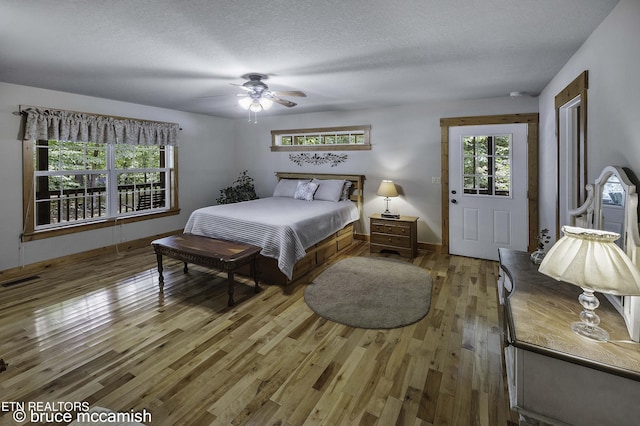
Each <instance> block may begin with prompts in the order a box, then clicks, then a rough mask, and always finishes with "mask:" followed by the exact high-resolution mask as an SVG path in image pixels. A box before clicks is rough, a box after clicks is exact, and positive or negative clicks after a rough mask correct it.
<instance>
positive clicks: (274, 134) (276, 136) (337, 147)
mask: <svg viewBox="0 0 640 426" xmlns="http://www.w3.org/2000/svg"><path fill="white" fill-rule="evenodd" d="M336 133H343V134H344V133H357V134H363V135H364V143H363V144H318V145H281V144H280V143H279V141H280V140H282V137H283V136H292V137H296V136H317V135H324V134H326V135H331V134H336ZM370 149H371V126H370V125H362V126H342V127H319V128H310V129H287V130H272V131H271V151H361V150H370Z"/></svg>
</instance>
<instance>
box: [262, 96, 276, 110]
mask: <svg viewBox="0 0 640 426" xmlns="http://www.w3.org/2000/svg"><path fill="white" fill-rule="evenodd" d="M260 105H261V106H262V109H264V110H268V109H269V108H271V105H273V101H272V100H271V99H269V98H260Z"/></svg>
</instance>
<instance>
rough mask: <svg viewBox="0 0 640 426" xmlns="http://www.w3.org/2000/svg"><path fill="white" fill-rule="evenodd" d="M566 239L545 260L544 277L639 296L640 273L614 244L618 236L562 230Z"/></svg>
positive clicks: (578, 229) (594, 289)
mask: <svg viewBox="0 0 640 426" xmlns="http://www.w3.org/2000/svg"><path fill="white" fill-rule="evenodd" d="M562 231H563V233H564V236H563V237H562V238H560V240H558V241H557V242H556V243H555V244H554V245H553V247H551V249H550V250H549V252H548V253H547V255H546V256H545V257H544V259H543V261H542V263H541V264H540V268H539V269H538V270H539V271H540V272H541V273H543V274H545V275H548V276H550V277H552V278H555V279H556V280H561V281H565V282H568V283H571V284H574V285H577V286H580V287H582V288H583V289H590V290H593V291H598V292H601V293H609V294H614V295H617V296H637V295H640V272H639V271H638V268H637V267H636V266H635V265H634V264H633V263H632V262H631V259H629V257H628V256H627V255H626V254H625V253H624V251H622V249H620V247H618V246H617V245H616V244H615V243H614V241H615V240H617V239H618V238H620V234H617V233H615V232H608V231H600V230H596V229H584V228H578V227H574V226H563V227H562Z"/></svg>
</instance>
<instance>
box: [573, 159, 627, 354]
mask: <svg viewBox="0 0 640 426" xmlns="http://www.w3.org/2000/svg"><path fill="white" fill-rule="evenodd" d="M612 175H615V176H616V177H617V178H618V180H619V181H620V185H622V187H623V188H624V192H625V195H624V209H625V211H624V225H623V233H622V234H621V236H620V238H622V244H623V250H624V251H625V253H627V255H628V256H629V258H630V259H631V261H632V262H633V263H634V264H635V265H637V266H640V232H639V230H638V194H637V193H636V188H637V185H636V182H638V179H637V177H636V176H635V174H634V173H633V172H632V171H631V170H629V169H627V168H624V167H620V166H606V167H605V168H604V169H602V172H601V173H600V176H599V177H598V178H597V179H596V180H595V182H594V183H593V184H588V185H586V190H587V194H588V196H587V200H586V201H585V202H584V204H583V205H582V206H580V207H579V208H577V209H574V210H571V211H569V224H570V225H572V226H580V227H583V228H595V229H602V228H603V223H602V222H603V214H602V190H603V189H604V186H605V185H606V183H607V181H608V180H609V178H610V177H611V176H612ZM604 296H605V297H606V298H607V299H608V300H609V302H611V304H612V305H613V307H614V308H616V309H617V310H618V312H619V313H620V315H622V317H623V318H624V321H625V323H626V325H627V330H628V331H629V337H630V338H631V340H633V341H635V342H640V297H639V296H614V295H611V294H604Z"/></svg>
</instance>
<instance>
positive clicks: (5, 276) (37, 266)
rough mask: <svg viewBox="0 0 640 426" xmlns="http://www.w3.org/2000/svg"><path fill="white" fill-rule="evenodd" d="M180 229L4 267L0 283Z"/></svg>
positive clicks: (146, 243)
mask: <svg viewBox="0 0 640 426" xmlns="http://www.w3.org/2000/svg"><path fill="white" fill-rule="evenodd" d="M181 233H182V229H179V230H176V231H171V232H165V233H162V234H157V235H151V236H148V237H144V238H139V239H137V240H131V241H124V242H121V243H118V244H114V245H111V246H106V247H100V248H97V249H93V250H89V251H83V252H80V253H74V254H69V255H67V256H62V257H56V258H54V259H49V260H43V261H41V262H36V263H31V264H29V265H25V266H18V267H16V268H10V269H5V270H3V271H0V285H2V284H3V283H4V282H8V281H13V280H15V279H17V278H21V277H24V276H29V275H34V274H38V273H40V272H42V271H45V270H47V269H51V268H55V267H56V266H61V265H68V264H71V263H77V262H80V261H83V260H86V259H90V258H93V257H97V256H103V255H105V254H116V253H122V252H127V251H129V250H135V249H139V248H142V247H146V246H150V245H151V241H153V240H156V239H158V238H163V237H168V236H170V235H175V234H181Z"/></svg>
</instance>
